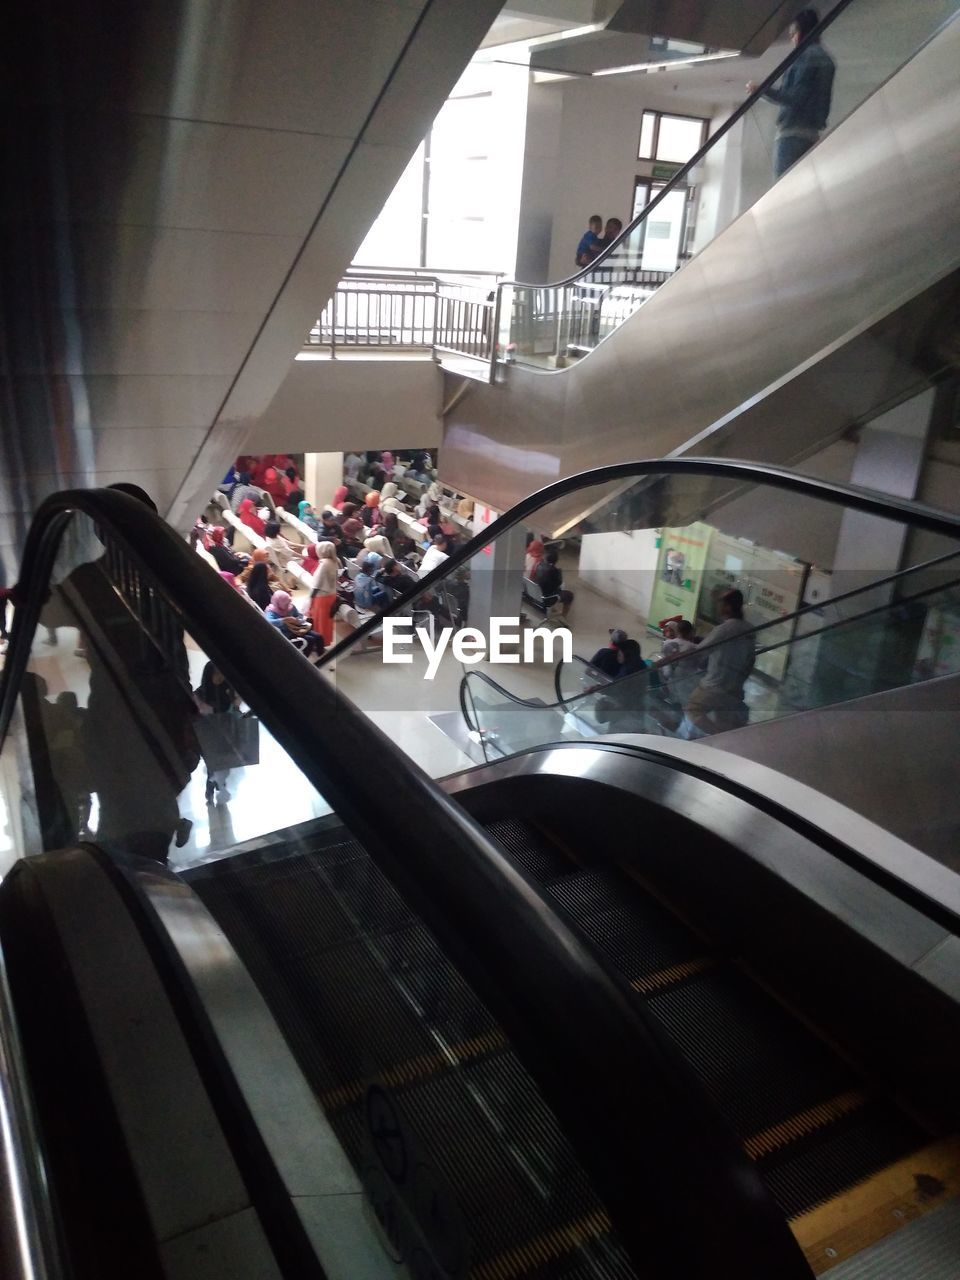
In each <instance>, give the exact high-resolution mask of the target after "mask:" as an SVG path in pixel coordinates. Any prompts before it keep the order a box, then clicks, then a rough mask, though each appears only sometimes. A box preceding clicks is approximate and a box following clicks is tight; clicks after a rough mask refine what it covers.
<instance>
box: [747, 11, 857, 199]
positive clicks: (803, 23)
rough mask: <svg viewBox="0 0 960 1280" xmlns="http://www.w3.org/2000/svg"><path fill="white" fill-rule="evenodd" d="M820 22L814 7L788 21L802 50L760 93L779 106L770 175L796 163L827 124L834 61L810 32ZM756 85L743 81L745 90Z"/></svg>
mask: <svg viewBox="0 0 960 1280" xmlns="http://www.w3.org/2000/svg"><path fill="white" fill-rule="evenodd" d="M819 22H820V17H819V14H818V13H817V11H816V9H801V10H800V12H799V13H798V14H797V16H796V17H795V18H794V20H793V22H792V23H791V24H790V40H791V42H792V43H793V46H794V48H796V47H797V46H798V45H801V44H802V45H804V49H803V52H802V53H801V54H800V56H799V57H798V58H797V59H796V60H795V61H794V62H793V63H792V64H791V66H790V67H789V69H788V70H787V73H786V75H785V76H784V77H783V79H782V80H781V81H780V85H779V87H778V88H776V89H768V90H767V91H766V93H765V94H764V95H763V96H764V97H765V98H767V99H769V101H770V102H775V103H777V105H778V106H779V108H780V111H779V113H778V115H777V142H776V149H775V151H774V156H773V172H774V176H775V177H777V178H779V177H780V176H781V174H784V173H786V171H787V170H788V169H789V168H790V166H791V165H793V164H796V162H797V161H798V160H799V159H800V157H801V156H802V155H804V154H805V153H806V152H807V151H809V150H810V148H811V147H812V146H813V144H814V143H815V142H817V141H818V140H819V138H820V134H821V133H822V132H823V130H824V129H825V128H826V126H827V117H828V116H829V115H830V101H831V98H832V95H833V77H834V73H835V71H836V64H835V63H834V61H833V59H832V58H831V57H830V55H829V53H827V51H826V50H825V49H824V48H823V46H822V45H821V43H820V37H819V36H818V35H813V34H811V32H813V31H814V30H815V28H816V27H817V26H818V24H819ZM756 89H757V86H756V85H755V84H753V83H752V82H751V83H750V84H748V85H747V91H748V92H749V93H755V92H756Z"/></svg>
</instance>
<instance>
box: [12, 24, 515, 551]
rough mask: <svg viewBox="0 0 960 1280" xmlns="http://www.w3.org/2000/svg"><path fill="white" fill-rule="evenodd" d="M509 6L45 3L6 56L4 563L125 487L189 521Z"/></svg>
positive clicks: (17, 31)
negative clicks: (87, 489)
mask: <svg viewBox="0 0 960 1280" xmlns="http://www.w3.org/2000/svg"><path fill="white" fill-rule="evenodd" d="M500 7H501V5H500V0H351V2H350V4H342V3H339V2H338V0H270V3H269V4H263V3H261V2H258V0H138V3H136V4H130V3H129V0H69V2H68V0H46V2H45V3H44V4H42V5H39V6H33V7H31V8H30V9H29V12H28V11H27V10H28V7H27V6H15V8H17V9H18V10H19V11H20V15H21V16H22V18H23V21H22V24H21V25H20V26H19V27H18V26H17V25H16V23H14V22H10V23H8V25H7V27H6V30H5V40H4V42H3V45H2V47H0V58H2V59H3V62H4V66H3V75H2V77H0V85H2V89H0V92H2V93H3V95H4V107H5V110H4V129H3V131H2V134H0V160H2V165H3V169H2V172H3V174H4V182H3V184H2V189H0V220H2V235H0V442H2V448H3V458H4V466H3V467H2V468H0V557H2V559H3V561H4V562H5V563H6V566H7V572H8V574H11V573H12V572H13V568H12V566H13V563H14V562H15V560H16V553H17V549H18V548H19V547H20V546H22V542H23V537H24V533H25V529H26V526H27V524H28V522H29V518H30V514H31V512H32V511H33V510H34V509H35V507H36V505H37V503H38V502H39V501H40V500H41V499H42V497H43V496H45V494H47V493H49V492H51V491H53V490H56V489H62V488H66V487H70V486H75V485H79V486H86V485H91V484H103V483H110V482H113V481H118V480H127V481H133V482H136V483H139V484H142V485H144V486H145V487H146V488H148V489H149V490H150V491H151V492H152V493H153V495H154V497H155V498H156V500H157V502H158V504H159V506H160V508H161V511H163V512H165V513H167V514H168V516H169V517H170V518H171V519H172V520H173V521H174V523H176V524H178V525H179V526H181V527H182V526H185V525H187V524H189V523H191V522H192V520H193V517H194V515H195V514H196V511H197V510H199V509H200V507H201V506H202V505H203V501H204V500H205V498H206V496H207V494H208V493H209V490H210V487H211V485H212V484H213V483H215V482H216V481H217V480H218V479H219V478H220V475H221V474H222V471H223V469H224V466H225V464H226V462H227V461H228V460H229V459H230V458H231V457H233V456H234V455H235V454H236V452H237V451H238V450H239V448H240V446H241V445H242V443H243V440H244V438H245V436H246V434H247V432H248V431H249V429H250V426H251V424H252V423H254V422H255V421H256V419H257V418H258V416H259V415H260V414H261V413H262V412H263V410H264V409H265V408H266V406H267V405H268V404H269V403H270V401H271V399H272V397H273V395H274V393H275V392H276V390H277V388H278V386H279V384H280V383H281V381H282V380H283V378H284V376H285V375H286V373H287V371H288V369H289V365H290V362H291V360H292V358H293V356H294V355H295V353H296V352H297V351H298V350H299V347H300V344H301V340H302V338H303V335H304V333H305V332H306V331H307V329H309V327H310V325H311V324H312V323H313V321H314V320H315V318H316V315H317V313H318V309H319V308H320V307H321V306H322V303H323V301H324V299H326V298H327V297H328V296H329V295H330V293H331V291H332V288H333V286H334V284H335V282H336V280H337V279H338V278H339V276H340V273H341V272H342V270H343V269H344V268H345V267H346V265H347V264H348V263H349V262H350V260H351V257H352V255H353V252H354V250H355V249H356V247H357V246H358V245H359V243H360V241H361V240H362V239H363V236H364V234H365V232H366V229H367V227H368V226H369V224H370V223H371V222H372V221H373V219H374V218H375V217H376V215H377V213H378V212H379V210H380V209H381V207H382V206H383V203H384V201H385V199H386V197H387V195H388V194H389V193H390V191H391V189H392V187H393V185H394V182H395V181H396V179H397V178H398V177H399V175H400V173H401V172H402V171H403V168H404V166H405V165H406V163H407V161H408V159H409V157H410V155H411V154H412V153H413V151H414V150H415V148H416V147H417V145H418V144H419V142H420V140H421V138H422V137H423V135H424V133H425V132H426V130H427V128H428V126H429V124H430V122H431V120H432V119H433V117H434V116H435V115H436V113H437V111H438V110H439V108H440V106H441V104H442V103H443V101H444V98H445V97H446V95H447V93H448V92H449V90H450V89H451V87H452V86H453V84H454V83H455V82H456V80H457V78H458V77H459V75H460V74H461V72H462V70H463V68H464V66H465V65H466V63H467V62H468V61H469V59H470V57H471V55H472V54H473V53H474V51H475V50H476V48H477V46H478V44H479V43H480V41H481V40H482V38H483V36H484V35H485V33H486V32H487V30H488V29H489V27H490V25H491V23H492V22H493V20H494V18H495V17H496V16H497V13H498V12H499V10H500Z"/></svg>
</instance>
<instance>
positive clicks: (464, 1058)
mask: <svg viewBox="0 0 960 1280" xmlns="http://www.w3.org/2000/svg"><path fill="white" fill-rule="evenodd" d="M358 851H359V852H358ZM194 887H195V888H196V889H197V891H198V893H200V895H201V897H202V898H203V899H204V901H205V902H206V903H207V905H208V906H209V907H210V909H211V910H212V911H213V913H214V915H215V916H217V918H218V919H219V920H220V923H221V925H222V927H223V928H224V930H225V932H226V933H227V934H228V936H229V937H230V938H231V940H232V941H233V942H234V944H235V945H236V947H237V949H238V952H239V953H240V955H241V956H242V957H243V958H244V960H245V961H246V963H247V964H248V966H249V968H250V971H251V973H252V975H253V977H254V979H255V980H256V981H257V982H258V984H259V985H260V987H261V989H262V990H263V991H264V993H265V994H266V995H267V998H268V1000H269V1002H270V1006H271V1009H272V1010H273V1012H274V1016H275V1017H276V1018H277V1021H278V1023H279V1024H280V1026H281V1028H282V1030H283V1032H284V1034H285V1036H286V1038H287V1040H288V1042H289V1044H290V1046H291V1049H292V1051H293V1053H294V1055H295V1056H296V1058H297V1060H298V1062H299V1063H300V1066H301V1068H302V1070H303V1071H304V1073H305V1075H306V1077H307V1079H308V1081H309V1082H310V1084H311V1086H312V1087H313V1089H314V1091H315V1093H316V1094H317V1096H318V1098H319V1099H320V1101H321V1103H322V1105H324V1107H325V1109H326V1111H327V1114H328V1117H329V1119H330V1123H331V1125H332V1127H333V1129H334V1132H335V1133H336V1134H337V1136H338V1138H339V1139H340V1141H341V1142H342V1143H343V1145H344V1148H345V1149H346V1150H347V1152H348V1154H349V1156H350V1158H351V1160H352V1161H353V1163H354V1164H355V1166H356V1167H357V1168H358V1169H364V1168H369V1167H370V1161H371V1160H374V1162H375V1161H376V1157H375V1156H373V1155H372V1146H371V1138H370V1133H369V1129H368V1124H367V1119H366V1106H367V1090H368V1087H369V1086H370V1084H371V1083H373V1082H376V1083H378V1084H381V1085H382V1086H383V1087H385V1088H386V1089H387V1090H388V1094H389V1097H390V1100H391V1104H392V1105H393V1107H394V1108H395V1110H396V1113H397V1115H398V1116H399V1117H400V1119H401V1122H402V1124H403V1125H404V1126H405V1128H406V1129H407V1130H408V1132H409V1133H410V1134H411V1135H413V1140H414V1143H415V1147H416V1150H417V1153H418V1157H417V1158H418V1161H419V1162H420V1164H421V1165H423V1167H424V1168H425V1169H428V1170H432V1171H433V1176H434V1177H435V1178H436V1181H437V1186H438V1187H440V1188H441V1189H442V1188H444V1187H447V1188H449V1193H450V1195H451V1196H452V1198H453V1201H454V1202H455V1205H456V1207H457V1208H456V1213H455V1214H453V1216H454V1217H457V1218H459V1217H460V1216H462V1219H463V1221H464V1222H467V1223H469V1236H470V1262H471V1275H474V1276H480V1275H487V1274H489V1276H490V1277H491V1280H493V1278H494V1277H497V1278H498V1280H507V1277H509V1276H514V1275H515V1276H517V1277H521V1276H523V1277H528V1276H529V1277H534V1276H543V1277H546V1276H547V1275H549V1276H550V1277H551V1278H554V1277H559V1276H569V1277H571V1280H572V1278H573V1277H576V1276H580V1275H583V1276H586V1274H587V1273H588V1272H589V1274H590V1275H591V1276H592V1277H610V1280H628V1277H630V1276H632V1275H633V1272H632V1270H631V1268H630V1266H629V1263H628V1262H627V1260H626V1258H625V1256H624V1255H623V1253H622V1251H621V1250H620V1248H619V1246H618V1244H617V1243H616V1241H615V1240H614V1239H613V1237H611V1236H610V1234H609V1229H608V1228H609V1224H608V1223H607V1220H606V1217H605V1214H604V1211H603V1209H602V1208H601V1206H600V1205H599V1204H598V1202H597V1200H596V1197H595V1195H594V1193H593V1191H592V1189H591V1187H590V1185H589V1183H588V1181H587V1178H586V1176H585V1174H584V1173H583V1171H582V1169H581V1168H580V1166H579V1165H578V1163H577V1161H576V1159H575V1158H574V1156H573V1153H572V1151H571V1150H570V1148H569V1146H568V1144H567V1142H566V1140H565V1138H564V1137H563V1135H562V1133H561V1131H560V1129H559V1127H558V1125H557V1123H556V1120H555V1118H554V1116H553V1114H552V1112H551V1111H550V1110H549V1108H547V1107H546V1105H545V1104H544V1103H543V1101H542V1099H541V1097H540V1095H539V1092H538V1091H537V1090H536V1088H535V1086H534V1085H533V1083H532V1081H531V1080H530V1079H529V1077H528V1076H527V1074H526V1072H525V1071H524V1069H523V1068H522V1066H521V1065H520V1063H519V1062H518V1061H517V1059H516V1058H515V1057H514V1055H513V1053H512V1052H511V1050H510V1048H509V1046H508V1045H507V1043H506V1041H505V1039H504V1037H503V1033H502V1032H501V1031H500V1028H499V1027H498V1025H497V1024H496V1022H495V1021H494V1019H493V1018H492V1017H491V1015H490V1013H489V1011H488V1010H487V1009H486V1008H485V1006H484V1005H483V1004H482V1003H481V1002H480V1001H479V1000H478V999H477V998H476V996H475V995H474V994H473V992H472V991H471V990H470V988H469V987H468V986H467V984H466V983H465V982H464V981H463V978H462V976H461V975H460V974H459V972H458V971H457V970H456V969H454V968H453V966H452V965H451V964H450V963H449V962H448V961H447V959H446V957H445V956H444V954H443V952H442V951H441V949H440V947H439V946H438V944H437V942H436V940H435V939H434V938H433V936H432V935H431V934H430V933H429V931H428V930H426V929H424V928H423V926H421V925H420V924H419V922H417V921H416V920H415V918H413V917H412V916H411V915H410V913H409V912H408V911H407V909H406V908H405V906H404V905H403V903H402V900H401V899H400V898H399V896H398V895H397V894H396V893H395V891H394V890H393V888H392V886H391V885H390V884H389V882H387V881H386V880H385V878H384V877H383V876H382V875H381V874H380V873H379V871H378V870H377V869H376V868H375V866H374V865H373V864H372V863H370V862H369V860H368V859H367V858H366V856H365V855H364V854H363V853H362V850H359V846H357V845H356V843H355V842H353V841H345V840H343V839H342V838H341V839H340V840H336V839H333V840H331V841H330V842H328V843H327V844H326V845H325V847H323V848H321V849H319V850H318V852H317V854H316V855H315V856H309V855H296V856H294V857H291V858H289V859H286V860H282V859H280V860H276V861H274V862H272V863H261V864H255V865H253V866H247V867H243V868H237V869H235V870H232V871H229V872H228V871H226V869H225V868H221V870H220V871H219V873H218V874H216V875H214V876H211V877H209V878H208V879H203V878H202V877H201V878H199V879H198V880H194ZM419 1167H420V1165H418V1168H419ZM441 1198H442V1191H441ZM458 1274H459V1273H458Z"/></svg>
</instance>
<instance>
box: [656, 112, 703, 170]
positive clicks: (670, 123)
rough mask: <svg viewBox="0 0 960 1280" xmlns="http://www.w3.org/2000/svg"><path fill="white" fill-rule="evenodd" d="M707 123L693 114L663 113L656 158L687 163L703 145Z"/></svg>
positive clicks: (658, 132)
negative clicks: (674, 114)
mask: <svg viewBox="0 0 960 1280" xmlns="http://www.w3.org/2000/svg"><path fill="white" fill-rule="evenodd" d="M705 125H706V121H704V120H699V119H696V118H694V117H692V116H671V115H661V117H660V128H659V129H658V131H657V155H656V158H657V159H658V160H667V161H672V162H675V163H677V164H686V162H687V161H688V160H689V159H690V157H691V156H692V155H693V154H694V153H695V152H696V151H699V149H700V147H701V146H702V145H703V134H704V127H705Z"/></svg>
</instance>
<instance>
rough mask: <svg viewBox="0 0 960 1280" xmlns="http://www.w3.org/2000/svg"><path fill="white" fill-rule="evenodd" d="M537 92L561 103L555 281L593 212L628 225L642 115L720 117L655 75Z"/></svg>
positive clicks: (565, 271) (571, 83)
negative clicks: (551, 95) (665, 113)
mask: <svg viewBox="0 0 960 1280" xmlns="http://www.w3.org/2000/svg"><path fill="white" fill-rule="evenodd" d="M538 88H540V89H542V90H544V91H545V92H553V93H554V94H557V95H559V96H560V97H561V99H562V108H561V113H562V115H561V145H560V149H559V152H558V157H557V177H556V181H555V191H556V198H555V203H554V216H553V222H552V227H551V245H550V274H549V279H551V280H561V279H563V278H564V277H565V276H568V275H570V274H571V272H573V271H574V270H575V264H574V253H575V251H576V248H577V243H578V241H579V239H580V237H581V236H582V235H583V233H584V231H585V230H586V227H587V219H588V218H589V216H590V214H591V213H599V214H601V216H602V217H603V218H604V219H606V218H614V217H616V218H621V219H622V220H623V222H624V224H626V223H627V222H629V220H630V213H631V209H632V204H633V186H634V180H635V179H636V177H637V174H638V166H637V148H638V146H639V143H640V117H641V116H642V114H643V112H644V110H651V111H674V112H677V113H679V114H682V115H695V116H703V117H705V118H712V117H713V116H715V115H718V114H726V112H724V111H723V109H722V108H719V107H717V106H716V105H715V104H712V103H704V102H699V101H696V100H688V99H685V98H684V97H683V95H682V93H681V91H680V90H679V89H676V90H675V89H674V88H673V86H672V83H661V82H660V79H659V78H658V77H656V76H641V77H619V76H602V77H597V78H589V79H587V78H584V79H578V80H559V81H556V82H554V83H552V84H545V85H540V86H538ZM523 234H525V228H524V227H521V235H523Z"/></svg>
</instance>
